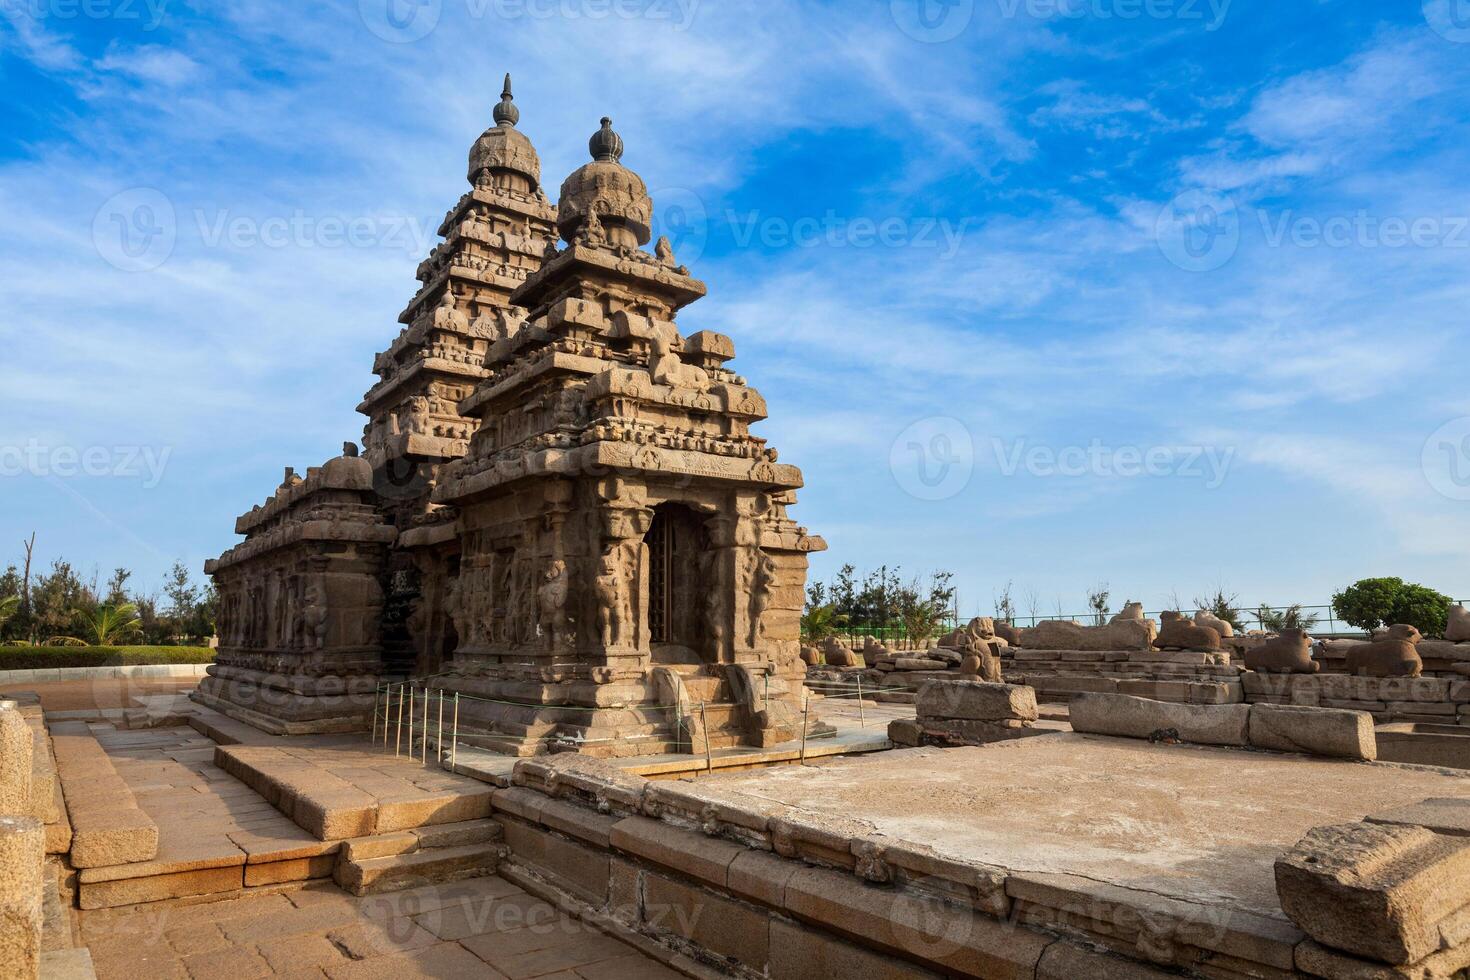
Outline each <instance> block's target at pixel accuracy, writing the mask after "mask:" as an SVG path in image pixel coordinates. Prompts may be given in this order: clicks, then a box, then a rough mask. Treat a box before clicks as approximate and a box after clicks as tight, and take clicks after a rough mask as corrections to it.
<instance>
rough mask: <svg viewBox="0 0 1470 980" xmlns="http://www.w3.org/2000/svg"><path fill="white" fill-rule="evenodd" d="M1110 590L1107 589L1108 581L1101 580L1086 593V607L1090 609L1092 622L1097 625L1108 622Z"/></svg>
mask: <svg viewBox="0 0 1470 980" xmlns="http://www.w3.org/2000/svg"><path fill="white" fill-rule="evenodd" d="M1111 595H1112V592H1110V591H1109V590H1108V583H1106V582H1103V583H1102V584H1101V585H1099V586H1098V587H1097V588H1095V589H1093V590H1092V591H1091V592H1089V593H1087V608H1089V609H1091V610H1092V619H1093V622H1094V623H1096V624H1097V625H1098V626H1106V625H1107V624H1108V609H1109V606H1108V598H1109V597H1110V596H1111Z"/></svg>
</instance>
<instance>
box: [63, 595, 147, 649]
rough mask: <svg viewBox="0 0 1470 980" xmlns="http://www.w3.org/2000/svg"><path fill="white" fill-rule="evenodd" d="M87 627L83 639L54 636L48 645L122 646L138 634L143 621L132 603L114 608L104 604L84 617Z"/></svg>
mask: <svg viewBox="0 0 1470 980" xmlns="http://www.w3.org/2000/svg"><path fill="white" fill-rule="evenodd" d="M83 625H84V627H85V629H84V631H83V635H82V636H81V637H74V636H54V637H52V638H51V639H49V640H47V641H46V642H47V643H53V644H54V643H57V642H58V641H60V642H63V643H65V642H77V643H84V644H91V645H93V646H99V647H112V646H120V645H122V644H123V643H124V642H126V641H127V640H128V639H130V638H131V637H132V636H133V635H134V634H136V633H137V632H138V627H139V626H141V625H142V620H140V619H139V618H138V609H137V607H136V606H134V605H133V604H132V603H127V602H125V603H123V604H122V605H120V606H114V605H112V604H111V603H107V602H104V603H102V604H101V605H99V606H97V608H96V609H94V610H92V611H91V612H90V613H88V614H87V615H85V616H84V617H83Z"/></svg>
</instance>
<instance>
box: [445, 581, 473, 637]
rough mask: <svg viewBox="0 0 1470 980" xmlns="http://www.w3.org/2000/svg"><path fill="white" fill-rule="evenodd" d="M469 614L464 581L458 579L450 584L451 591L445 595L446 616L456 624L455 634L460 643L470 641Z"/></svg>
mask: <svg viewBox="0 0 1470 980" xmlns="http://www.w3.org/2000/svg"><path fill="white" fill-rule="evenodd" d="M468 612H469V611H468V610H467V609H466V608H465V596H464V579H463V578H462V577H461V578H456V579H454V580H453V581H451V582H450V583H449V591H448V592H446V593H445V594H444V615H446V616H448V617H449V621H450V622H451V623H453V624H454V632H455V634H456V635H457V636H458V638H459V642H460V643H468V642H469V639H470V620H469V615H468Z"/></svg>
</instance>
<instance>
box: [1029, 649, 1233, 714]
mask: <svg viewBox="0 0 1470 980" xmlns="http://www.w3.org/2000/svg"><path fill="white" fill-rule="evenodd" d="M1001 667H1002V669H1003V671H1004V672H1005V678H1006V681H1007V682H1008V683H1011V684H1024V685H1026V686H1028V687H1033V688H1035V689H1036V696H1037V697H1038V698H1039V699H1040V700H1042V701H1068V700H1071V698H1072V697H1074V696H1076V695H1078V694H1084V693H1091V694H1129V695H1132V696H1134V697H1141V698H1152V699H1153V700H1156V701H1173V702H1177V703H1180V704H1233V703H1238V702H1240V701H1242V700H1244V697H1245V692H1244V690H1243V689H1242V687H1241V684H1240V675H1241V669H1240V668H1239V667H1235V666H1232V665H1231V664H1230V660H1229V655H1228V654H1225V653H1193V652H1188V651H1179V652H1174V651H1155V650H1130V651H1091V650H1020V649H1017V650H1009V651H1003V652H1002V654H1001Z"/></svg>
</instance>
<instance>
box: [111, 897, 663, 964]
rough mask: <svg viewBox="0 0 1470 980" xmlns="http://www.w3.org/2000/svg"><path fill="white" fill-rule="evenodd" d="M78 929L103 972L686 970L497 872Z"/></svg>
mask: <svg viewBox="0 0 1470 980" xmlns="http://www.w3.org/2000/svg"><path fill="white" fill-rule="evenodd" d="M82 934H83V939H84V940H85V941H86V943H87V945H88V947H89V948H90V951H91V956H92V959H93V962H94V964H95V966H96V970H97V976H98V978H99V980H136V978H139V977H149V978H154V977H161V978H170V980H214V978H220V980H254V978H259V977H293V978H294V977H316V978H319V980H320V978H324V977H326V978H333V980H358V978H365V977H373V978H376V977H382V978H390V980H415V978H421V977H436V978H440V980H442V978H446V977H486V978H490V980H500V978H505V977H510V978H513V980H520V978H530V977H540V976H548V977H549V976H554V977H555V978H556V980H624V978H626V980H634V978H638V980H672V978H675V977H678V976H680V974H677V973H675V972H674V971H672V970H670V969H669V968H668V967H666V966H664V965H662V964H660V963H658V962H657V961H655V960H653V959H650V958H649V957H647V956H645V955H644V954H642V953H640V952H639V951H637V950H636V949H634V948H633V947H631V946H627V945H625V944H623V943H622V942H620V941H618V940H617V939H614V938H612V937H609V936H607V935H606V934H604V933H602V932H600V931H598V930H596V929H595V928H594V927H592V926H591V925H588V924H586V923H583V922H581V921H580V920H577V919H575V918H572V917H570V916H568V915H566V914H564V913H562V912H560V911H558V910H557V909H556V908H554V907H553V906H552V905H550V904H548V903H546V902H544V901H541V900H540V899H537V898H533V897H532V896H530V895H528V894H526V893H525V892H524V891H522V890H521V889H520V888H518V887H516V886H515V885H513V884H511V883H510V882H508V881H505V880H503V879H500V878H480V879H474V880H471V881H462V882H455V883H453V884H448V885H440V886H428V887H424V888H418V889H414V890H411V891H405V892H396V893H393V894H391V895H378V896H369V897H366V898H353V897H351V896H349V895H347V894H346V893H345V892H342V891H341V890H339V889H337V888H336V887H334V886H332V885H330V884H326V883H316V884H311V885H307V886H305V887H302V888H297V889H294V890H291V891H285V892H277V893H272V894H255V895H246V896H243V897H239V898H233V899H228V900H224V901H214V902H207V903H199V904H181V903H164V904H160V905H149V906H142V907H137V908H130V909H108V910H103V911H96V912H84V913H83V914H82Z"/></svg>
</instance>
